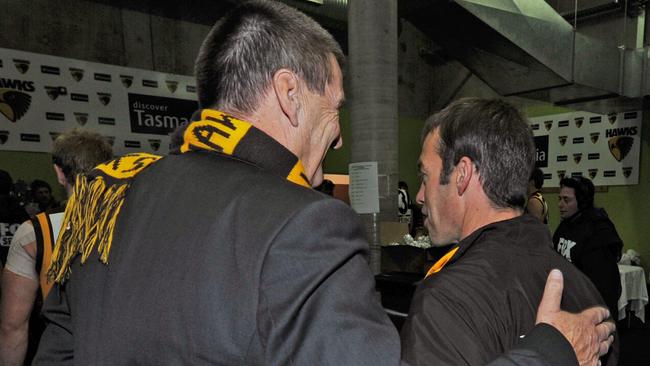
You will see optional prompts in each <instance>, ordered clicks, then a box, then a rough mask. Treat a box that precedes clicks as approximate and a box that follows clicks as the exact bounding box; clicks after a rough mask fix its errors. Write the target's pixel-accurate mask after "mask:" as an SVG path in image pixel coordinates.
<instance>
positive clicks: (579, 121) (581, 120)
mask: <svg viewBox="0 0 650 366" xmlns="http://www.w3.org/2000/svg"><path fill="white" fill-rule="evenodd" d="M584 121H585V118H584V117H577V118H576V119H574V120H573V122H575V124H576V127H578V128H580V127H582V122H584Z"/></svg>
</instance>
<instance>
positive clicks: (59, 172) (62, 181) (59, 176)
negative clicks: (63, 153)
mask: <svg viewBox="0 0 650 366" xmlns="http://www.w3.org/2000/svg"><path fill="white" fill-rule="evenodd" d="M54 171H55V172H56V180H57V181H58V182H59V184H60V185H62V186H64V187H65V186H66V184H68V180H67V179H65V174H63V169H61V167H60V166H58V165H56V164H54Z"/></svg>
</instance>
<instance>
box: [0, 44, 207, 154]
mask: <svg viewBox="0 0 650 366" xmlns="http://www.w3.org/2000/svg"><path fill="white" fill-rule="evenodd" d="M196 99H197V96H196V84H195V81H194V78H193V77H190V76H183V75H174V74H165V73H161V72H156V71H149V70H141V69H134V68H128V67H121V66H115V65H107V64H100V63H95V62H87V61H82V60H75V59H70V58H63V57H55V56H49V55H42V54H37V53H31V52H23V51H18V50H11V49H6V48H0V150H13V151H35V152H50V151H51V150H52V141H53V140H54V139H55V138H56V137H57V136H58V135H59V134H60V133H62V132H66V131H69V130H72V129H73V128H80V129H85V130H92V131H96V132H98V133H100V134H102V135H103V136H105V137H106V140H107V141H108V142H109V143H110V144H111V145H112V146H113V153H114V154H116V155H123V154H126V153H131V152H140V151H146V152H151V153H154V154H166V153H167V152H168V151H169V144H170V137H169V135H170V133H171V132H172V131H174V130H175V129H176V128H177V127H179V126H181V125H184V124H187V123H188V122H189V120H190V118H191V116H192V113H193V112H194V111H195V110H196V109H197V108H198V104H197V102H196Z"/></svg>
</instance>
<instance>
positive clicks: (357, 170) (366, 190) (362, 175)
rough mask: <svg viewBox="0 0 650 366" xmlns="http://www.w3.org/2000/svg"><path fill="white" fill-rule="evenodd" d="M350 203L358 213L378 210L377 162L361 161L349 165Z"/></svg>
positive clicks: (376, 211)
mask: <svg viewBox="0 0 650 366" xmlns="http://www.w3.org/2000/svg"><path fill="white" fill-rule="evenodd" d="M348 171H349V173H350V191H349V195H350V205H351V206H352V209H354V211H356V212H357V213H359V214H369V213H378V212H379V179H378V175H377V162H376V161H369V162H361V163H352V164H350V165H349V168H348Z"/></svg>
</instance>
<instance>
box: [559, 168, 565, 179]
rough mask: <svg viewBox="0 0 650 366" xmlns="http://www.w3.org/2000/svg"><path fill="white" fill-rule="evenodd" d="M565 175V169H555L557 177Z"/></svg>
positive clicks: (561, 177)
mask: <svg viewBox="0 0 650 366" xmlns="http://www.w3.org/2000/svg"><path fill="white" fill-rule="evenodd" d="M565 176H566V170H558V171H557V177H558V178H560V180H562V179H564V177H565Z"/></svg>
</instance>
